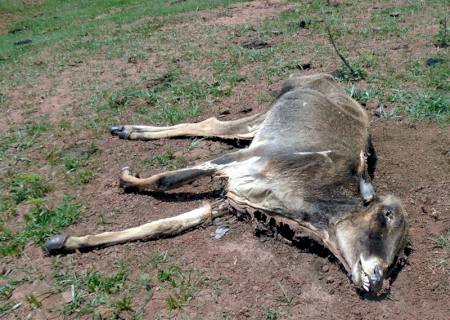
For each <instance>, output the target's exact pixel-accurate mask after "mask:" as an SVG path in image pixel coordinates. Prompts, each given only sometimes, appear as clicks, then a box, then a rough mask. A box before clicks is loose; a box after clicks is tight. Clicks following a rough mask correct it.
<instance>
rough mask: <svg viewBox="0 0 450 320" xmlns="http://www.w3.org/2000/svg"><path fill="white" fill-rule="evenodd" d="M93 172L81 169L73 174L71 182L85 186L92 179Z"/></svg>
mask: <svg viewBox="0 0 450 320" xmlns="http://www.w3.org/2000/svg"><path fill="white" fill-rule="evenodd" d="M94 176H95V175H94V172H92V170H90V169H81V170H78V171H77V172H76V173H75V176H74V177H73V179H72V182H73V183H74V184H77V185H82V184H87V183H89V182H91V181H92V180H93V179H94Z"/></svg>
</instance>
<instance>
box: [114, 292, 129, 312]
mask: <svg viewBox="0 0 450 320" xmlns="http://www.w3.org/2000/svg"><path fill="white" fill-rule="evenodd" d="M112 306H113V308H114V309H115V312H116V313H117V314H118V313H121V312H123V311H133V308H132V307H131V298H130V297H128V296H125V297H122V298H121V299H119V300H117V301H116V302H114V303H113V305H112Z"/></svg>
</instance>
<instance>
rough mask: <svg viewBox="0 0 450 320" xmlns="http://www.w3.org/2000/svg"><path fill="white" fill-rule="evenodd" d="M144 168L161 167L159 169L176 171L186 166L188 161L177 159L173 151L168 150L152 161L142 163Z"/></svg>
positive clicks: (154, 157)
mask: <svg viewBox="0 0 450 320" xmlns="http://www.w3.org/2000/svg"><path fill="white" fill-rule="evenodd" d="M142 163H143V164H144V166H146V167H151V166H155V165H159V167H162V168H166V169H170V170H176V169H178V168H181V167H183V166H185V165H186V160H185V159H183V158H177V157H176V156H175V153H174V152H173V151H172V150H168V151H166V152H165V153H162V154H158V155H155V156H153V157H151V158H150V159H145V160H143V161H142Z"/></svg>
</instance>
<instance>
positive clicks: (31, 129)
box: [0, 122, 49, 161]
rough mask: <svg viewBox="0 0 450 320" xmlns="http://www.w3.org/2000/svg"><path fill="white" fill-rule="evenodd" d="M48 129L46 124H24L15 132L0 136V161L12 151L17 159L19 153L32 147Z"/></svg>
mask: <svg viewBox="0 0 450 320" xmlns="http://www.w3.org/2000/svg"><path fill="white" fill-rule="evenodd" d="M48 129H49V126H48V124H47V123H45V122H36V123H29V124H25V125H23V126H21V127H19V128H17V129H15V130H11V131H9V132H7V133H3V134H0V161H1V160H4V159H5V158H6V157H7V156H8V152H9V151H11V150H12V149H13V151H14V155H15V156H16V159H17V155H18V153H19V152H21V151H24V150H26V149H29V148H30V147H32V146H33V145H34V144H35V143H36V141H37V140H38V139H39V138H40V137H41V136H42V135H44V134H45V133H46V132H47V131H48Z"/></svg>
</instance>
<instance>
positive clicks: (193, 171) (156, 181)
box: [120, 149, 253, 191]
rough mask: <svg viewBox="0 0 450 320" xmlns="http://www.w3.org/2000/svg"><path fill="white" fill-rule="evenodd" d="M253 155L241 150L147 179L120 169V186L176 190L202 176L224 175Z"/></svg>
mask: <svg viewBox="0 0 450 320" xmlns="http://www.w3.org/2000/svg"><path fill="white" fill-rule="evenodd" d="M252 155H253V151H251V150H249V149H243V150H239V151H236V152H231V153H228V154H225V155H223V156H221V157H219V158H216V159H214V160H211V161H207V162H204V163H201V164H199V165H196V166H193V167H189V168H185V169H179V170H174V171H166V172H162V173H158V174H155V175H153V176H151V177H148V178H139V177H137V176H136V175H133V174H132V173H131V171H130V168H129V167H125V168H123V169H122V173H121V175H120V185H121V186H122V187H123V188H137V189H148V190H153V191H165V190H169V189H174V188H177V187H179V186H181V185H183V184H186V183H189V182H191V181H193V180H195V179H198V178H200V177H204V176H214V175H216V174H217V175H220V176H222V175H225V174H224V173H223V169H225V168H227V167H228V166H233V165H234V164H236V163H238V162H239V161H241V160H245V159H247V158H249V157H251V156H252Z"/></svg>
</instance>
